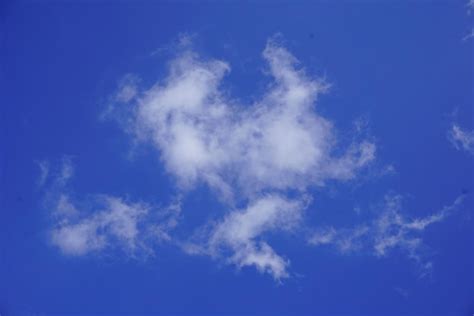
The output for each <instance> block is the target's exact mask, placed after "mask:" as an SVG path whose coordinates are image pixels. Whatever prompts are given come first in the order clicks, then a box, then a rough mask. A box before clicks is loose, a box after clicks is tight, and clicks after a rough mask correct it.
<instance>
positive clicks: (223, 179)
mask: <svg viewBox="0 0 474 316" xmlns="http://www.w3.org/2000/svg"><path fill="white" fill-rule="evenodd" d="M262 56H263V59H264V61H265V62H266V64H267V67H268V72H269V74H270V75H271V77H272V79H273V82H272V84H271V85H270V86H268V88H267V90H266V91H265V92H264V93H263V95H262V96H261V97H260V98H259V99H258V101H256V102H254V103H253V104H248V105H247V104H239V103H238V102H237V101H236V100H235V99H233V98H231V97H229V96H228V94H227V93H226V91H225V89H224V88H222V81H223V78H224V77H225V75H227V74H228V73H229V72H230V65H229V64H228V63H227V62H224V61H221V60H214V59H204V58H201V57H200V56H199V55H198V54H197V53H196V52H194V51H192V49H190V48H189V45H186V47H184V48H183V47H182V48H181V49H180V52H179V53H178V54H177V56H176V57H175V58H174V59H173V60H171V61H170V63H169V72H168V75H167V76H166V77H165V78H164V79H163V80H161V81H158V82H156V83H155V84H153V85H152V86H151V87H149V88H145V89H143V88H142V89H140V87H138V85H137V84H136V82H139V78H138V79H137V77H136V76H133V77H129V78H135V79H134V80H131V81H130V80H129V81H125V84H122V86H121V89H120V90H119V91H118V93H117V94H116V95H117V96H123V95H127V96H130V95H131V94H130V92H131V91H132V92H133V97H130V98H128V99H129V100H128V102H122V103H126V104H127V105H129V106H128V109H129V114H130V115H129V116H131V117H133V120H128V121H127V123H126V124H125V128H126V130H127V131H132V133H133V134H134V135H135V136H136V137H137V138H138V139H140V140H142V141H144V142H145V143H148V144H151V145H152V146H153V147H155V148H156V149H157V150H158V151H159V153H160V155H161V162H162V163H163V165H164V167H165V169H166V170H167V171H168V173H169V174H170V175H171V176H172V177H173V178H174V179H175V180H176V182H177V187H178V190H180V191H182V192H186V191H188V190H191V189H193V188H195V187H196V186H198V185H200V184H204V185H207V186H209V187H210V188H211V191H212V192H214V193H215V194H216V196H217V197H218V198H219V200H220V201H222V204H223V205H224V207H225V208H227V209H228V211H227V213H226V214H225V215H224V217H223V219H222V221H220V222H218V223H214V225H213V227H212V229H207V230H204V231H205V232H204V233H203V230H200V232H201V233H200V235H199V238H196V239H195V240H188V241H186V242H184V243H183V244H184V245H185V246H183V248H184V249H185V251H187V252H189V253H193V254H207V255H210V256H211V257H213V258H219V259H222V260H224V261H225V262H229V263H232V264H234V265H236V266H237V267H243V266H255V267H256V268H257V269H258V270H259V271H262V272H267V273H269V274H271V275H272V276H273V277H274V278H275V279H281V278H283V277H287V276H288V271H287V267H288V264H289V261H288V260H287V259H284V258H283V257H282V256H280V255H278V254H276V252H275V251H274V250H273V248H272V247H271V246H270V245H269V244H268V243H267V242H266V241H265V239H264V236H265V235H266V234H267V233H269V232H277V231H283V232H285V231H286V232H288V231H295V230H297V229H298V227H299V223H300V222H301V221H300V217H301V213H302V212H303V210H304V209H305V208H306V205H307V203H306V202H307V200H308V197H307V195H306V193H305V191H306V189H307V188H308V187H309V186H323V185H324V184H325V183H326V182H327V181H330V180H333V181H347V180H350V179H353V178H354V177H356V175H357V172H358V171H359V170H360V169H362V168H364V167H365V166H367V165H368V164H369V163H370V162H372V161H373V160H374V158H375V151H376V147H375V144H374V143H372V142H371V141H369V140H355V139H354V141H353V142H352V143H351V144H350V145H348V146H347V148H345V149H341V147H340V146H339V144H338V140H337V138H336V133H335V129H334V126H333V123H332V122H330V121H329V120H327V119H325V118H323V117H321V116H320V115H318V114H317V112H316V111H315V106H316V103H317V100H318V97H319V96H320V95H321V94H322V93H325V92H326V91H327V90H328V89H329V85H328V84H327V83H326V82H325V81H323V80H321V79H315V78H311V77H310V76H308V75H307V74H306V72H305V71H304V69H302V68H301V67H298V66H299V62H298V60H297V59H296V58H295V57H294V56H293V55H292V54H290V53H289V52H288V50H286V49H285V48H284V47H283V46H282V45H280V43H279V41H278V39H277V38H276V37H273V38H270V39H269V40H268V42H267V44H266V47H265V49H264V50H263V54H262ZM118 99H120V97H115V98H114V100H118ZM118 103H120V102H118ZM290 190H291V191H292V192H297V194H296V196H293V197H292V198H289V197H288V194H287V193H288V192H289V191H290ZM236 202H240V203H244V205H245V204H246V206H245V207H243V208H242V209H235V208H234V205H235V204H236ZM211 226H212V225H211ZM208 228H209V227H208Z"/></svg>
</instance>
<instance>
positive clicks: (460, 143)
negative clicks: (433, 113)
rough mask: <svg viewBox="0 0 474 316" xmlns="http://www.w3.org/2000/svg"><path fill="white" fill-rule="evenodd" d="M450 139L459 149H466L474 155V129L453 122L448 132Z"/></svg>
mask: <svg viewBox="0 0 474 316" xmlns="http://www.w3.org/2000/svg"><path fill="white" fill-rule="evenodd" d="M448 139H449V141H450V142H451V144H452V145H453V146H454V148H456V149H457V150H464V151H466V152H468V153H470V154H471V155H474V131H469V130H466V129H463V128H461V127H460V126H459V125H458V124H453V125H452V126H451V129H450V130H449V132H448Z"/></svg>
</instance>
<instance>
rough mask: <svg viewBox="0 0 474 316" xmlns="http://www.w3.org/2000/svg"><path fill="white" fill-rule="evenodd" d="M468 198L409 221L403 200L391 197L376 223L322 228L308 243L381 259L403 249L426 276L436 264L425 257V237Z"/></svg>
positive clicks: (389, 196) (387, 199)
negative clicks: (430, 227) (423, 250)
mask: <svg viewBox="0 0 474 316" xmlns="http://www.w3.org/2000/svg"><path fill="white" fill-rule="evenodd" d="M464 198H465V195H461V196H459V197H458V198H456V200H455V201H454V202H453V204H451V205H449V206H445V207H443V208H442V209H441V210H439V211H437V212H435V213H433V214H431V215H428V216H426V217H421V218H408V217H406V215H404V214H405V212H403V209H402V203H401V202H402V197H401V196H400V195H388V196H386V198H385V202H384V205H383V208H382V210H381V212H380V215H379V216H378V217H376V218H375V219H374V220H372V221H370V222H368V223H366V224H361V225H358V226H356V227H352V228H339V229H336V228H334V227H322V228H320V229H318V230H316V231H314V232H313V233H312V235H311V236H310V238H309V240H308V242H309V244H311V245H314V246H321V245H331V246H333V247H335V248H336V249H337V250H338V251H339V252H340V253H343V254H350V253H354V252H363V253H368V254H372V255H374V256H377V257H383V256H386V255H387V254H388V253H389V252H390V251H391V250H394V249H399V250H402V251H404V252H405V253H406V254H407V256H408V257H409V258H410V259H412V260H414V261H415V262H416V264H417V265H418V267H419V268H420V276H425V275H428V274H430V273H431V269H432V263H431V262H429V261H427V260H426V259H425V258H424V257H423V255H422V253H421V250H422V248H423V239H422V233H423V231H424V230H425V229H426V228H427V227H429V226H431V225H432V224H434V223H438V222H441V221H443V220H444V219H445V218H446V217H447V216H449V215H451V214H452V213H453V212H454V211H455V210H457V209H458V208H459V207H460V205H461V204H462V202H463V200H464Z"/></svg>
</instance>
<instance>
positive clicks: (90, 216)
mask: <svg viewBox="0 0 474 316" xmlns="http://www.w3.org/2000/svg"><path fill="white" fill-rule="evenodd" d="M73 173H74V167H73V165H72V162H71V160H70V159H67V158H64V159H63V161H62V164H61V167H60V168H59V171H58V172H57V173H56V174H55V176H54V177H53V179H52V180H51V186H50V188H49V189H48V191H47V193H46V200H45V204H46V207H47V208H49V210H50V212H51V215H52V217H51V218H52V220H53V222H54V223H53V228H52V230H51V233H50V237H51V242H52V244H53V245H54V246H56V247H58V248H59V249H60V250H61V251H62V252H63V253H64V254H66V255H71V256H82V255H86V254H89V253H99V252H104V251H110V250H119V251H122V252H124V253H126V254H127V255H129V256H132V257H136V256H137V255H142V254H146V255H148V254H150V253H151V244H152V243H154V242H159V241H169V240H170V237H169V232H170V231H171V230H172V229H174V228H175V227H176V225H177V221H178V217H179V215H180V212H181V204H180V203H181V202H180V199H176V200H175V201H173V203H171V204H170V205H169V206H167V207H155V206H152V205H150V204H147V203H143V202H131V201H129V200H128V199H124V198H120V197H115V196H110V195H97V194H96V195H90V196H89V198H88V199H87V200H78V199H75V198H73V197H72V196H73V194H71V192H70V189H69V183H68V182H69V180H70V179H71V177H72V175H73Z"/></svg>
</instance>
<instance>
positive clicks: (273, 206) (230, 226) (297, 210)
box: [186, 195, 308, 280]
mask: <svg viewBox="0 0 474 316" xmlns="http://www.w3.org/2000/svg"><path fill="white" fill-rule="evenodd" d="M307 203H308V201H307V200H305V199H302V200H289V199H286V198H284V197H282V196H278V195H264V196H262V197H261V198H260V199H258V200H257V201H255V202H253V203H252V204H250V205H249V206H247V208H245V209H243V210H234V211H232V212H230V213H229V214H228V215H227V216H226V217H225V218H224V219H223V220H221V221H219V222H217V223H214V224H212V225H211V226H210V227H208V229H207V230H206V231H205V232H202V233H201V235H200V236H199V239H200V240H197V241H194V243H191V244H187V245H186V249H187V250H188V252H190V253H195V254H196V253H198V254H208V255H210V256H212V257H215V258H221V257H222V256H223V255H224V256H226V255H227V253H228V252H229V251H230V252H231V254H230V257H229V258H228V259H227V261H228V262H230V263H233V264H235V265H237V266H238V267H243V266H249V265H253V266H255V267H256V268H257V269H258V270H259V271H261V272H267V273H270V274H271V275H272V276H273V277H274V278H275V279H276V280H280V279H282V278H284V277H287V276H288V272H287V266H288V264H289V261H288V260H286V259H284V258H283V257H281V256H279V255H277V254H276V253H275V251H274V250H273V249H272V248H271V247H270V246H269V245H268V244H267V243H266V242H265V241H264V239H265V235H266V234H267V233H272V232H273V233H275V232H294V231H295V230H296V229H297V228H298V225H299V223H300V221H301V219H302V211H303V210H304V209H305V208H306V205H307Z"/></svg>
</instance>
